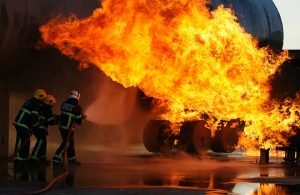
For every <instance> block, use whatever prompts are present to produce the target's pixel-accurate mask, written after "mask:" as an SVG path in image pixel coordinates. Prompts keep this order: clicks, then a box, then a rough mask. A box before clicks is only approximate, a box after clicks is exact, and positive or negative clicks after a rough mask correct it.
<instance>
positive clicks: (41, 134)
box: [30, 95, 57, 163]
mask: <svg viewBox="0 0 300 195" xmlns="http://www.w3.org/2000/svg"><path fill="white" fill-rule="evenodd" d="M55 103H56V99H55V97H54V96H53V95H47V97H46V98H45V99H44V103H43V106H42V107H41V109H40V122H39V125H38V126H37V127H35V128H33V135H34V136H35V137H36V143H35V145H34V148H33V150H32V153H31V157H30V159H31V162H33V163H37V162H42V163H47V156H46V152H47V151H46V150H47V135H48V126H49V125H55V124H57V122H56V121H57V116H56V115H53V113H52V107H53V105H54V104H55Z"/></svg>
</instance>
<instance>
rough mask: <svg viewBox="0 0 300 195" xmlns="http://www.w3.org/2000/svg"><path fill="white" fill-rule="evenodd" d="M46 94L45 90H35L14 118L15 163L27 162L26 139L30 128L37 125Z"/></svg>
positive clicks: (29, 133)
mask: <svg viewBox="0 0 300 195" xmlns="http://www.w3.org/2000/svg"><path fill="white" fill-rule="evenodd" d="M46 96H47V94H46V92H45V90H43V89H37V90H35V91H34V93H33V98H31V99H30V100H28V101H26V102H25V103H24V105H23V106H22V108H21V109H20V111H19V112H18V114H17V116H16V118H15V121H14V123H13V125H14V126H15V128H16V131H17V134H16V135H17V136H16V145H15V153H16V155H15V158H14V163H15V165H19V164H21V163H24V162H27V161H28V159H29V148H30V140H28V139H30V135H31V133H32V129H33V128H34V127H37V126H38V125H39V110H40V108H41V106H42V104H43V100H44V99H45V98H46ZM25 142H26V143H25ZM21 146H22V147H21Z"/></svg>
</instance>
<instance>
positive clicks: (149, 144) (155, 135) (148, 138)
mask: <svg viewBox="0 0 300 195" xmlns="http://www.w3.org/2000/svg"><path fill="white" fill-rule="evenodd" d="M167 128H170V122H169V121H165V120H151V121H150V122H149V123H148V124H147V125H146V126H145V128H144V134H143V142H144V146H145V148H146V149H147V150H148V151H149V152H153V153H159V152H162V148H163V139H162V137H163V131H164V130H165V129H167Z"/></svg>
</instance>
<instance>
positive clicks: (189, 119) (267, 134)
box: [40, 0, 299, 153]
mask: <svg viewBox="0 0 300 195" xmlns="http://www.w3.org/2000/svg"><path fill="white" fill-rule="evenodd" d="M241 26H242V27H241ZM40 31H41V34H42V40H43V42H44V43H46V44H48V45H51V46H54V47H56V48H58V49H59V50H60V51H61V52H62V53H63V54H65V55H67V56H69V57H70V58H72V59H75V60H77V61H79V62H80V65H81V67H87V66H88V65H90V64H93V65H95V66H97V67H98V68H99V69H100V70H101V71H103V72H104V73H105V74H106V75H107V76H109V77H110V78H111V79H112V80H114V81H116V82H118V83H120V84H122V85H123V86H124V87H138V88H139V89H140V90H141V91H142V92H143V93H144V94H145V97H152V98H153V99H151V100H152V112H153V114H154V115H155V116H156V119H155V120H152V121H150V122H149V123H148V124H147V125H146V127H145V129H144V144H145V147H146V148H147V150H149V151H150V152H169V151H171V150H172V149H173V148H174V147H176V148H177V149H180V150H184V151H186V152H189V153H202V152H205V151H206V150H208V149H209V148H211V149H212V150H213V151H216V152H232V151H233V150H234V149H235V148H236V146H237V145H240V146H243V147H245V148H247V149H251V148H253V147H254V148H255V147H257V148H259V147H260V148H264V149H269V148H271V149H272V148H276V147H281V146H287V145H288V141H289V140H288V137H290V136H292V135H294V134H295V128H297V127H298V126H299V124H298V121H299V113H298V110H299V98H298V97H295V98H293V99H292V98H288V99H284V100H282V101H278V100H275V99H272V98H271V97H270V91H271V90H272V86H271V85H270V80H271V79H272V78H273V77H274V75H275V73H276V72H277V71H278V70H279V68H280V67H281V65H282V64H283V63H284V62H285V61H287V60H288V59H289V58H290V57H289V55H288V52H286V51H281V48H282V41H283V27H282V23H281V18H280V15H279V13H278V11H277V9H276V7H275V5H274V3H273V2H272V1H271V0H267V1H260V0H241V1H219V0H211V1H207V0H199V1H189V0H176V1H174V0H167V1H166V0H163V1H162V0H151V1H142V2H140V1H137V0H130V1H122V0H107V1H103V3H102V7H101V8H98V9H96V10H95V11H94V12H93V15H91V16H90V17H88V18H85V19H78V18H76V16H74V15H71V16H70V17H68V18H64V17H56V18H54V19H51V20H50V21H49V22H48V23H47V24H45V25H43V26H41V27H40ZM254 37H255V38H254ZM257 148H256V149H257Z"/></svg>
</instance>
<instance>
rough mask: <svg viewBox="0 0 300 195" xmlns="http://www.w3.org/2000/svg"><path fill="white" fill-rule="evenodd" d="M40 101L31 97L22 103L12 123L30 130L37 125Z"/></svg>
mask: <svg viewBox="0 0 300 195" xmlns="http://www.w3.org/2000/svg"><path fill="white" fill-rule="evenodd" d="M41 105H42V101H40V100H38V99H36V98H32V99H30V100H28V101H27V102H25V103H24V105H23V106H22V108H21V110H20V111H19V112H18V114H17V116H16V119H15V121H14V122H13V124H14V125H15V126H19V127H23V128H24V129H27V130H28V131H30V130H31V129H32V128H33V127H37V126H38V125H39V110H40V107H41Z"/></svg>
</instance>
